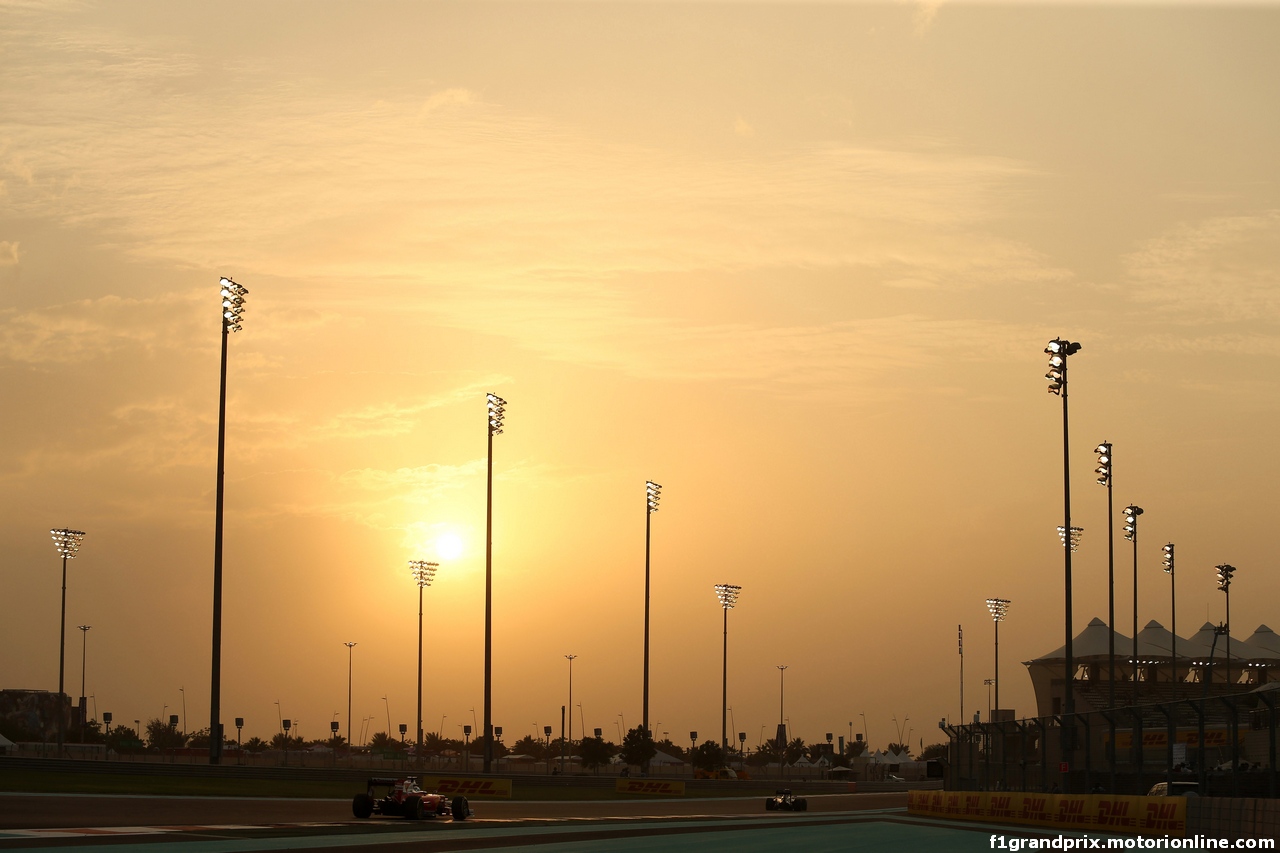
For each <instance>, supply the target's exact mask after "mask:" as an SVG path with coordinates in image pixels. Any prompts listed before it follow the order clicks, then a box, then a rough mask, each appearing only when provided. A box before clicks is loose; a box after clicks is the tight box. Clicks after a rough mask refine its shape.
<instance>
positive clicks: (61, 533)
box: [49, 527, 84, 560]
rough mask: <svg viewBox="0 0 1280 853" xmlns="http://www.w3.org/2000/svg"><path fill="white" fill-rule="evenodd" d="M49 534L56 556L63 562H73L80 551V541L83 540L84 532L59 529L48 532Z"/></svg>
mask: <svg viewBox="0 0 1280 853" xmlns="http://www.w3.org/2000/svg"><path fill="white" fill-rule="evenodd" d="M49 533H50V534H52V536H53V547H55V548H57V549H58V554H60V555H61V556H62V558H63V559H64V560H74V559H75V557H76V554H77V553H79V551H80V541H81V540H82V539H84V531H83V530H68V529H67V528H65V527H59V528H57V529H56V530H50V531H49Z"/></svg>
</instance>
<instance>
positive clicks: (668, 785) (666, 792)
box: [615, 777, 684, 797]
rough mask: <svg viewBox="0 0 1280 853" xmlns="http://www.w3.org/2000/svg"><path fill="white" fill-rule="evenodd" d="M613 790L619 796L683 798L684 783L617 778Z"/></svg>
mask: <svg viewBox="0 0 1280 853" xmlns="http://www.w3.org/2000/svg"><path fill="white" fill-rule="evenodd" d="M615 790H617V791H618V793H620V794H653V795H656V796H660V797H683V796H684V783H683V782H673V781H670V780H667V779H629V778H621V777H620V778H619V779H618V784H617V787H616V788H615Z"/></svg>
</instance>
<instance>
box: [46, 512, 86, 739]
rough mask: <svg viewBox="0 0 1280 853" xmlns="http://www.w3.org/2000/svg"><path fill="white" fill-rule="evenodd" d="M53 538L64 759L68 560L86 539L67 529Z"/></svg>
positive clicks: (59, 530)
mask: <svg viewBox="0 0 1280 853" xmlns="http://www.w3.org/2000/svg"><path fill="white" fill-rule="evenodd" d="M49 534H50V535H51V536H53V547H54V548H56V549H57V551H58V555H59V556H61V557H62V621H61V622H60V623H59V625H58V757H59V758H61V757H62V738H63V733H64V728H65V726H66V721H65V720H64V719H63V713H62V696H63V692H64V690H63V676H64V674H65V671H66V661H67V560H74V559H75V558H76V554H78V553H79V552H80V542H81V541H82V540H83V539H84V531H83V530H69V529H67V528H65V527H59V528H55V529H53V530H50V531H49Z"/></svg>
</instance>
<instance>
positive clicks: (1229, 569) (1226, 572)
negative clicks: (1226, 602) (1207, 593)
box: [1215, 563, 1236, 592]
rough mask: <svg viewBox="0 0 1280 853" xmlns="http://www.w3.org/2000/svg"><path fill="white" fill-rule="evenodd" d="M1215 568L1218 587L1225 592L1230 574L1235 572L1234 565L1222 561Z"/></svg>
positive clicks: (1229, 580)
mask: <svg viewBox="0 0 1280 853" xmlns="http://www.w3.org/2000/svg"><path fill="white" fill-rule="evenodd" d="M1215 568H1217V570H1218V589H1220V590H1222V591H1223V592H1226V591H1227V588H1228V587H1229V586H1231V576H1232V575H1234V574H1235V573H1236V567H1235V566H1232V565H1230V564H1229V563H1223V564H1222V565H1221V566H1216V567H1215Z"/></svg>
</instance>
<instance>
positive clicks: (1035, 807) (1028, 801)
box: [1021, 797, 1049, 820]
mask: <svg viewBox="0 0 1280 853" xmlns="http://www.w3.org/2000/svg"><path fill="white" fill-rule="evenodd" d="M1048 816H1049V799H1048V798H1047V797H1026V798H1024V799H1023V801H1022V813H1021V817H1023V818H1029V819H1032V820H1034V819H1037V818H1047V817H1048Z"/></svg>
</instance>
